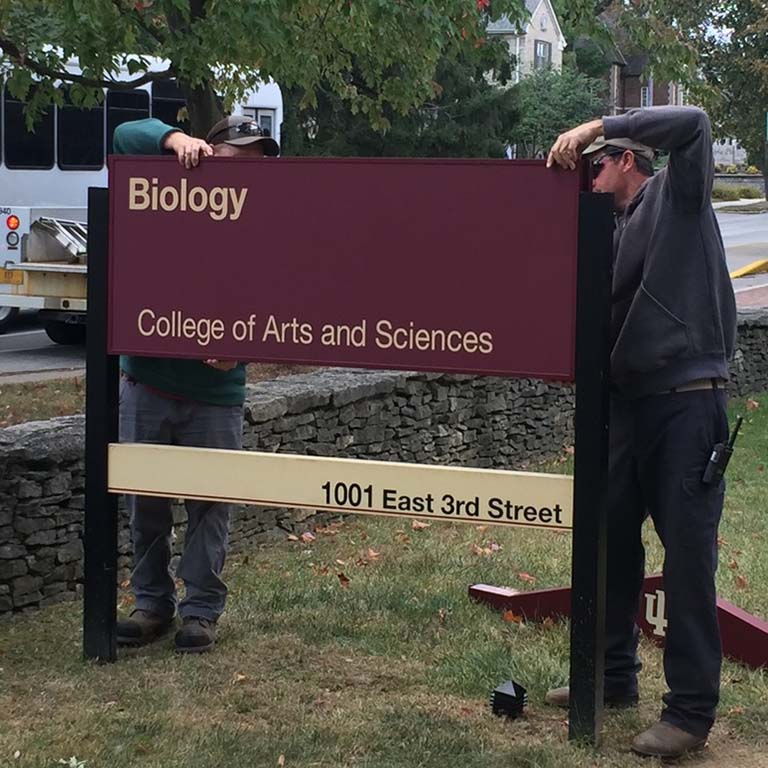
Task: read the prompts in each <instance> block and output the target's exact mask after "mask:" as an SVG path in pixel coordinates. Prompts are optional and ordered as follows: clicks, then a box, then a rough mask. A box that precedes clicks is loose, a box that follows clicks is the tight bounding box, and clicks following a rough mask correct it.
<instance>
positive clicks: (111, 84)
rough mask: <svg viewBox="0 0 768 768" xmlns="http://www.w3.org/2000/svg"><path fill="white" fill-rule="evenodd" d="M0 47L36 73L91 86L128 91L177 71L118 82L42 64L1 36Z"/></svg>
mask: <svg viewBox="0 0 768 768" xmlns="http://www.w3.org/2000/svg"><path fill="white" fill-rule="evenodd" d="M0 49H2V50H3V51H4V52H5V54H6V55H7V56H8V58H9V59H10V60H11V61H12V62H13V63H14V64H17V65H18V66H20V67H24V68H25V69H28V70H30V71H32V72H34V73H35V74H36V75H40V76H41V77H49V78H52V79H54V80H64V81H65V82H69V83H80V84H81V85H85V86H87V87H90V88H112V89H113V90H118V91H128V90H130V89H131V88H137V87H138V86H140V85H144V84H146V83H154V82H155V81H157V80H164V79H165V78H167V77H175V76H176V72H175V70H174V69H173V67H168V69H165V70H163V71H162V72H145V73H144V74H143V75H141V77H137V78H135V79H134V80H128V81H125V82H117V81H115V80H106V79H100V78H95V77H86V76H85V75H75V74H73V73H71V72H66V71H63V72H62V71H58V70H55V69H51V68H50V67H47V66H45V65H44V64H41V63H40V62H38V61H35V60H34V59H30V58H27V55H26V54H25V53H24V52H23V51H21V50H19V48H18V47H17V46H16V44H15V43H12V42H11V41H10V40H5V39H4V38H2V37H0Z"/></svg>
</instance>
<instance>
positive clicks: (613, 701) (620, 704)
mask: <svg viewBox="0 0 768 768" xmlns="http://www.w3.org/2000/svg"><path fill="white" fill-rule="evenodd" d="M544 701H545V702H546V703H547V704H551V705H552V706H553V707H563V708H564V709H568V707H569V706H570V704H571V691H570V688H568V686H565V688H553V689H552V690H551V691H547V693H546V695H545V696H544ZM637 702H638V695H637V694H636V693H634V694H615V693H612V694H610V695H606V696H605V706H606V707H612V708H615V709H626V708H627V707H636V706H637Z"/></svg>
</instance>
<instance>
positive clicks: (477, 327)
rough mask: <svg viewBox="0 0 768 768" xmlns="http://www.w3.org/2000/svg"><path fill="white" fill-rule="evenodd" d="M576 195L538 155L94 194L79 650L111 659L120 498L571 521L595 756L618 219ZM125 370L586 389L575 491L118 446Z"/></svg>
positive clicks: (567, 486)
mask: <svg viewBox="0 0 768 768" xmlns="http://www.w3.org/2000/svg"><path fill="white" fill-rule="evenodd" d="M580 186H581V179H580V177H579V175H578V174H576V173H567V172H562V171H547V170H546V169H545V167H544V164H543V163H540V162H509V161H493V160H487V161H483V160H480V161H478V160H473V161H465V160H317V159H281V160H279V161H273V160H263V159H256V160H239V159H238V160H237V161H233V160H228V159H224V158H219V159H216V158H206V160H205V162H204V163H202V164H201V165H200V167H198V168H196V169H192V170H190V171H185V170H184V169H183V168H180V167H179V165H178V164H177V163H175V162H173V160H172V159H167V158H131V157H121V158H115V157H113V158H111V160H110V189H109V191H108V192H107V190H91V194H90V199H89V245H88V248H89V286H88V291H89V310H88V311H89V332H88V382H87V392H88V402H87V413H86V416H87V418H86V452H87V462H88V472H87V484H88V486H87V488H86V496H87V499H86V535H85V542H86V543H85V547H86V576H85V581H86V584H85V619H84V621H85V627H84V628H85V632H84V647H85V653H86V656H88V657H91V658H100V659H103V660H110V661H111V660H114V659H115V657H116V649H115V631H114V630H115V604H116V584H115V582H116V569H117V566H116V523H115V518H116V514H115V510H116V498H117V494H119V493H141V494H147V495H157V496H168V497H186V498H201V499H213V500H231V501H238V502H242V503H252V504H270V505H276V506H296V507H309V508H316V509H334V510H341V511H345V512H355V513H356V514H361V513H362V514H380V515H405V516H411V517H421V518H426V519H430V520H435V519H446V520H454V521H460V522H461V521H463V522H473V523H477V522H479V521H482V522H485V523H493V524H499V525H518V526H519V525H525V526H536V527H541V528H557V529H570V528H573V535H574V561H573V590H574V601H575V602H574V608H575V610H574V612H573V616H574V621H573V629H572V663H571V669H572V678H571V685H572V690H573V697H572V700H573V705H572V711H571V720H570V722H571V734H572V736H574V737H580V738H583V737H586V738H589V739H592V740H596V739H597V736H598V733H599V721H600V713H601V707H602V703H601V700H602V696H601V692H600V691H599V690H598V688H599V683H596V681H599V680H600V679H601V678H602V671H601V665H602V635H603V624H602V622H603V611H602V606H603V602H604V595H603V592H604V583H603V582H604V573H603V569H604V544H603V541H604V537H603V535H602V533H603V523H602V517H601V504H600V499H601V494H602V489H603V485H604V482H605V468H606V444H605V438H606V435H607V410H606V401H607V400H606V392H607V389H606V370H607V368H606V365H607V355H606V349H607V344H606V339H607V334H606V330H607V312H608V306H609V305H608V296H609V283H608V279H609V278H608V275H609V271H608V270H609V265H610V260H611V230H612V215H611V201H610V199H607V198H606V197H605V196H600V195H592V194H587V193H582V194H581V195H580V192H579V190H580ZM119 354H128V355H144V356H157V357H175V358H190V359H198V360H204V359H217V360H238V361H261V362H267V361H268V362H292V363H306V364H312V365H339V366H355V367H364V368H385V369H399V370H422V371H439V372H456V373H473V374H481V375H482V374H489V375H490V374H492V375H500V376H510V377H533V378H541V379H548V380H557V381H574V380H575V381H576V382H577V385H578V386H577V409H576V425H575V426H576V446H577V450H576V463H575V467H576V472H575V477H574V478H569V477H563V476H555V475H541V474H533V473H522V472H508V471H498V470H496V471H494V470H479V469H471V468H459V467H437V466H423V465H413V464H397V463H393V462H375V461H362V460H350V459H344V458H343V457H340V458H320V457H309V456H288V455H276V454H271V453H270V454H260V453H255V452H238V451H234V452H233V451H212V450H206V449H196V448H178V447H171V446H147V445H128V444H118V443H117V440H116V436H117V405H116V401H117V395H116V386H117V384H116V379H117V362H116V361H117V358H116V356H117V355H119ZM233 478H235V479H233Z"/></svg>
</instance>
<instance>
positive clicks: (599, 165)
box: [592, 149, 626, 178]
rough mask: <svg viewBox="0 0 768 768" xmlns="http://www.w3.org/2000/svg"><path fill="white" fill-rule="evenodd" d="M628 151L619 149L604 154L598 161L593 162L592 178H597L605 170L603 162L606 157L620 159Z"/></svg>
mask: <svg viewBox="0 0 768 768" xmlns="http://www.w3.org/2000/svg"><path fill="white" fill-rule="evenodd" d="M625 151H626V150H624V149H617V150H614V151H613V152H604V153H603V154H602V155H600V157H598V158H597V159H596V160H593V161H592V178H597V177H598V176H599V175H600V173H601V171H602V170H603V168H605V166H604V165H603V160H605V158H606V157H618V156H619V155H623V154H624V152H625Z"/></svg>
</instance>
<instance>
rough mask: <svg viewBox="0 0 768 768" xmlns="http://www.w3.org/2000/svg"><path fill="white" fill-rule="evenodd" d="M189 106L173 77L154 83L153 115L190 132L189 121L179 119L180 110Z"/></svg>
mask: <svg viewBox="0 0 768 768" xmlns="http://www.w3.org/2000/svg"><path fill="white" fill-rule="evenodd" d="M186 106H187V102H186V100H185V99H184V96H183V95H182V93H181V89H180V88H179V86H178V83H177V82H176V80H175V79H173V78H168V79H167V80H158V81H157V82H156V83H152V117H156V118H157V119H158V120H162V121H163V122H164V123H165V124H166V125H173V126H175V127H176V128H181V130H182V131H184V132H185V133H189V121H188V120H187V119H186V118H185V119H183V120H180V119H179V111H180V110H181V109H184V108H185V107H186Z"/></svg>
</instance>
